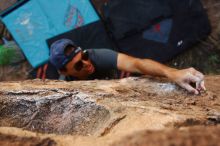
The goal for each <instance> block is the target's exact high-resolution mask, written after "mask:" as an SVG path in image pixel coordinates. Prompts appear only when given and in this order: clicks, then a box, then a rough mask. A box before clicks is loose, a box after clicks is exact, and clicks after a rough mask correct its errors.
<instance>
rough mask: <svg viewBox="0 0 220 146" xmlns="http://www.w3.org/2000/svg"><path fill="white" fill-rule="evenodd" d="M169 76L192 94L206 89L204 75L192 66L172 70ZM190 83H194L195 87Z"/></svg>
mask: <svg viewBox="0 0 220 146" xmlns="http://www.w3.org/2000/svg"><path fill="white" fill-rule="evenodd" d="M169 78H170V79H171V80H173V81H174V82H176V83H177V84H178V85H179V86H181V87H182V88H184V89H186V90H187V91H189V92H190V93H193V94H199V91H201V90H206V88H205V82H204V75H203V74H202V73H201V72H199V71H197V70H195V69H194V68H188V69H183V70H175V71H172V73H171V74H170V77H169ZM190 83H195V84H196V87H195V88H194V87H193V86H192V85H190Z"/></svg>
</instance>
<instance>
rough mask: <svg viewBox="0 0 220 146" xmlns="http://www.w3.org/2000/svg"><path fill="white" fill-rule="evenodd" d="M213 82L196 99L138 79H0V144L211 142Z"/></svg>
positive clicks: (218, 112) (216, 96) (219, 113)
mask: <svg viewBox="0 0 220 146" xmlns="http://www.w3.org/2000/svg"><path fill="white" fill-rule="evenodd" d="M219 81H220V76H209V77H206V82H207V88H208V91H207V92H204V93H201V94H200V95H198V96H195V95H191V94H188V93H186V92H185V91H184V90H183V89H180V88H179V87H178V86H176V85H175V84H173V83H170V82H167V81H166V80H163V79H153V78H144V77H141V78H126V79H122V80H109V81H102V80H100V81H99V80H95V81H75V82H62V81H45V82H43V81H40V80H33V81H23V82H2V83H0V86H1V89H0V134H1V135H0V139H2V140H1V142H2V143H1V145H6V144H9V145H16V144H15V143H12V142H13V141H17V143H18V144H17V145H19V143H20V144H21V141H28V143H27V145H28V144H30V145H31V144H32V145H37V144H36V143H40V142H42V141H45V139H47V140H49V142H48V141H46V145H50V144H51V145H53V144H54V145H62V146H64V145H74V146H75V145H79V146H87V145H96V146H99V145H100V146H108V145H109V146H110V145H114V146H116V145H123V146H145V145H156V146H157V145H186V146H191V145H198V146H199V145H219V143H220V140H219V138H218V137H219V136H220V133H219V130H220V128H219V126H218V124H219V123H220V104H219V103H220V91H219V89H220V85H219V84H218V82H219ZM24 139H25V140H24ZM33 139H34V140H33ZM19 140H20V141H19ZM210 140H211V142H209V141H210ZM158 141H159V142H158ZM42 145H43V144H42ZM44 145H45V144H44Z"/></svg>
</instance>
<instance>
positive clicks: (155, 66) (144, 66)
mask: <svg viewBox="0 0 220 146" xmlns="http://www.w3.org/2000/svg"><path fill="white" fill-rule="evenodd" d="M135 66H136V69H137V72H138V73H141V74H145V75H150V76H158V77H167V78H169V77H170V75H171V73H172V72H173V71H175V70H177V69H174V68H170V67H168V66H165V65H163V64H161V63H159V62H156V61H153V60H150V59H137V62H136V63H135Z"/></svg>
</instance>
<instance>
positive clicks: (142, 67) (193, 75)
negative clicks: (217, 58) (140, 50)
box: [117, 53, 206, 94]
mask: <svg viewBox="0 0 220 146" xmlns="http://www.w3.org/2000/svg"><path fill="white" fill-rule="evenodd" d="M117 67H118V69H119V70H122V71H126V72H132V73H140V74H145V75H150V76H159V77H167V78H168V79H170V80H172V81H174V82H176V83H177V84H178V85H179V86H181V87H183V88H185V89H186V90H188V91H189V92H191V93H194V94H199V90H206V89H205V85H204V75H203V74H202V73H200V72H199V71H197V70H195V69H194V68H188V69H183V70H178V69H174V68H170V67H168V66H165V65H163V64H160V63H158V62H156V61H153V60H150V59H139V58H134V57H131V56H128V55H125V54H122V53H119V54H118V60H117ZM190 83H196V88H193V87H192V86H191V85H190Z"/></svg>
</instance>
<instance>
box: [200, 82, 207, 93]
mask: <svg viewBox="0 0 220 146" xmlns="http://www.w3.org/2000/svg"><path fill="white" fill-rule="evenodd" d="M200 88H201V89H203V90H204V91H206V87H205V81H202V82H201V83H200Z"/></svg>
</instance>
